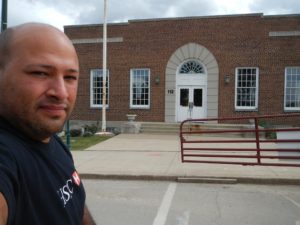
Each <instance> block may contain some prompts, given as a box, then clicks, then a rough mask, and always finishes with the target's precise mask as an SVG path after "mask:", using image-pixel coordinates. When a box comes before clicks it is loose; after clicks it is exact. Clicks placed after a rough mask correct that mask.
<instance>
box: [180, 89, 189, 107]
mask: <svg viewBox="0 0 300 225" xmlns="http://www.w3.org/2000/svg"><path fill="white" fill-rule="evenodd" d="M188 104H189V89H180V105H181V106H188Z"/></svg>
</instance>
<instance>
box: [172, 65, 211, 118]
mask: <svg viewBox="0 0 300 225" xmlns="http://www.w3.org/2000/svg"><path fill="white" fill-rule="evenodd" d="M206 96H207V75H206V69H205V68H204V66H203V65H202V64H201V63H200V62H199V61H198V60H195V59H191V60H188V61H186V62H184V63H183V64H182V65H181V66H180V67H179V69H178V71H177V74H176V121H183V120H186V119H196V118H206V117H207V97H206Z"/></svg>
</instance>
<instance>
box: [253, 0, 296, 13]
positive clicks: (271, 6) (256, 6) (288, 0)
mask: <svg viewBox="0 0 300 225" xmlns="http://www.w3.org/2000/svg"><path fill="white" fill-rule="evenodd" d="M250 10H251V11H259V12H263V13H264V14H266V15H276V14H299V13H300V1H299V0H272V1H269V0H256V1H252V2H251V4H250Z"/></svg>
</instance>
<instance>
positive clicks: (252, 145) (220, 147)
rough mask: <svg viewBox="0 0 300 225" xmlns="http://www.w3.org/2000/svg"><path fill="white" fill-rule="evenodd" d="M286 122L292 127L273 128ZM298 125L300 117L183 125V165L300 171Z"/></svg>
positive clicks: (200, 121) (216, 120)
mask: <svg viewBox="0 0 300 225" xmlns="http://www.w3.org/2000/svg"><path fill="white" fill-rule="evenodd" d="M284 120H289V124H293V125H289V126H288V125H285V126H283V125H280V126H275V125H271V124H276V123H278V121H280V122H281V123H282V124H284V123H285V122H284ZM226 124H228V125H226ZM233 124H235V125H233ZM297 125H298V126H297ZM299 125H300V114H298V113H297V114H296V113H294V114H280V115H268V116H249V117H235V118H212V119H190V120H185V121H183V122H182V123H181V125H180V146H181V161H182V162H184V163H217V164H241V165H253V166H254V165H260V166H292V167H300V126H299Z"/></svg>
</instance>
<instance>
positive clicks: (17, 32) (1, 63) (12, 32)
mask: <svg viewBox="0 0 300 225" xmlns="http://www.w3.org/2000/svg"><path fill="white" fill-rule="evenodd" d="M37 30H38V31H39V32H41V35H46V33H47V32H51V34H58V35H60V36H61V37H62V38H63V39H65V40H67V41H69V42H70V44H72V43H71V41H70V40H69V39H68V37H67V36H66V35H65V34H64V33H63V32H62V31H60V30H59V29H57V28H55V27H53V26H51V25H48V24H43V23H25V24H22V25H19V26H15V27H11V28H8V29H6V30H5V31H3V32H2V33H1V34H0V69H3V68H4V67H5V65H6V63H7V62H8V61H9V58H10V55H11V47H12V44H13V41H14V40H16V39H22V38H23V37H24V36H26V35H27V37H30V38H32V37H31V35H30V33H31V32H34V31H37ZM43 31H45V33H43Z"/></svg>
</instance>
